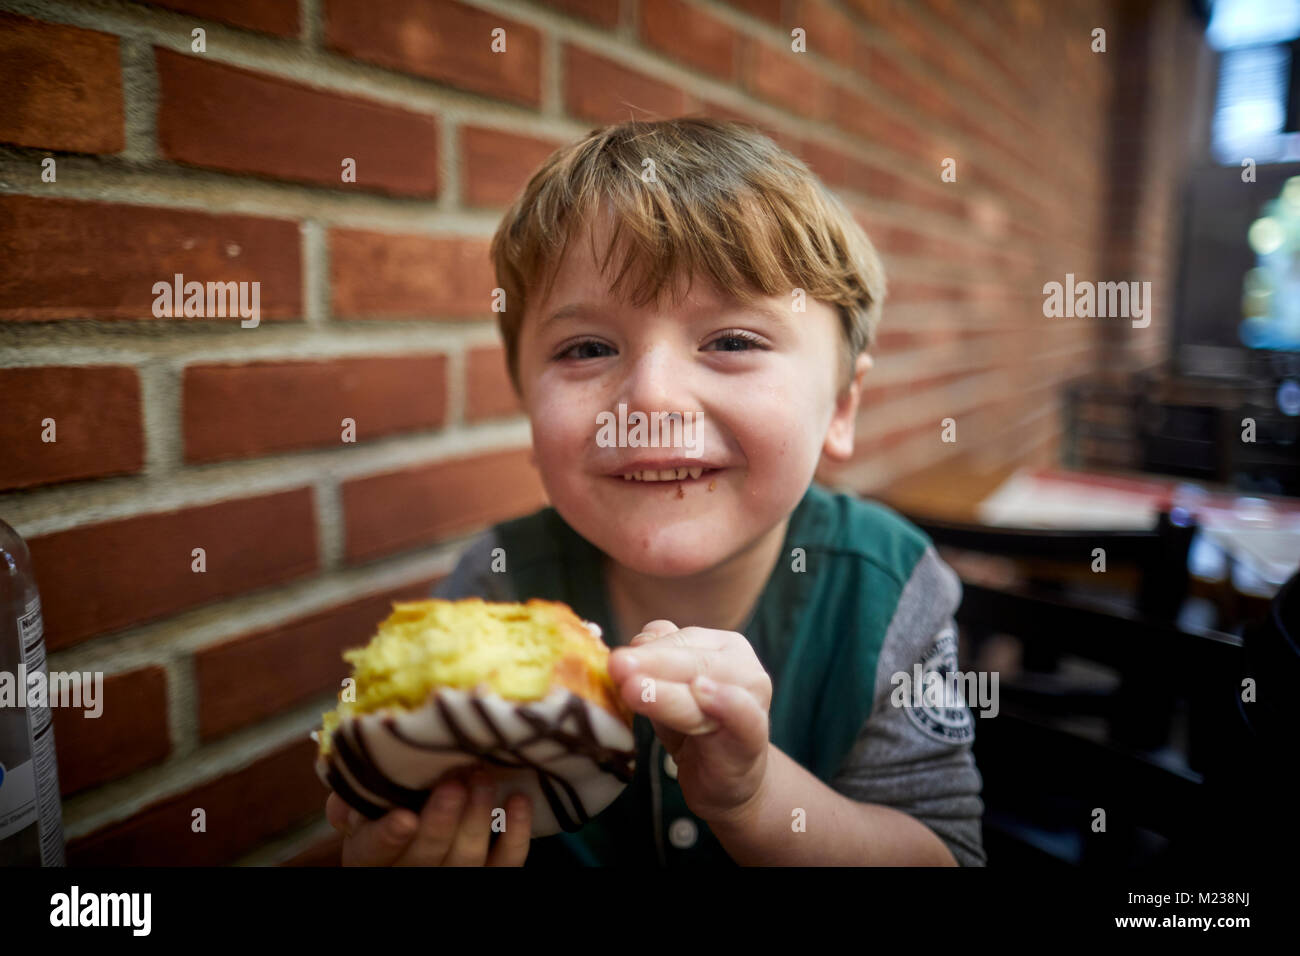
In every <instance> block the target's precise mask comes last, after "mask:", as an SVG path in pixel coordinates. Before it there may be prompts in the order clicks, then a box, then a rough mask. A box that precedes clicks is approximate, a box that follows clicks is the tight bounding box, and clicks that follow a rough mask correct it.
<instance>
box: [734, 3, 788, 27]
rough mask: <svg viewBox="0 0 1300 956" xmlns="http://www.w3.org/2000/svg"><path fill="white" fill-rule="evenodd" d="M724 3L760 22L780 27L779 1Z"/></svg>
mask: <svg viewBox="0 0 1300 956" xmlns="http://www.w3.org/2000/svg"><path fill="white" fill-rule="evenodd" d="M726 2H727V4H729V5H730V6H733V7H735V8H736V9H737V10H740V11H742V12H743V13H748V14H749V15H750V16H751V17H758V18H759V19H760V20H766V21H767V22H768V23H775V24H776V25H777V26H781V0H726Z"/></svg>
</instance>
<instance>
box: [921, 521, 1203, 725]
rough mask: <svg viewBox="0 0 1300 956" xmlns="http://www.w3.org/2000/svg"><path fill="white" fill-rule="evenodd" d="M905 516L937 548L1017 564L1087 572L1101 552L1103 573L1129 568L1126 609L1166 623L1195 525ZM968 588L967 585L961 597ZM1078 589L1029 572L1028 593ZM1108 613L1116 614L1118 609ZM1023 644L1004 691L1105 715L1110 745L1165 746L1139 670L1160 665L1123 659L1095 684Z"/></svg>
mask: <svg viewBox="0 0 1300 956" xmlns="http://www.w3.org/2000/svg"><path fill="white" fill-rule="evenodd" d="M909 518H910V520H911V521H912V522H913V523H914V524H916V525H917V526H918V527H920V528H921V530H922V531H924V532H925V533H926V534H928V535H929V536H930V539H931V540H932V541H933V542H934V543H935V544H936V545H937V546H939V547H941V548H955V549H958V550H962V551H973V552H978V553H981V554H987V555H994V556H998V557H1004V558H1013V559H1017V560H1020V561H1027V562H1053V563H1055V564H1057V565H1058V566H1059V565H1064V566H1067V567H1073V568H1075V569H1080V570H1087V569H1088V568H1090V567H1091V564H1092V561H1093V551H1094V549H1095V548H1102V549H1104V550H1105V553H1106V567H1107V571H1108V572H1109V571H1112V570H1116V569H1119V568H1122V567H1130V568H1134V569H1136V571H1137V574H1138V585H1137V591H1136V594H1135V595H1133V597H1132V599H1131V600H1130V602H1129V605H1130V607H1131V610H1132V611H1133V612H1134V613H1136V614H1138V615H1140V616H1141V617H1142V618H1145V619H1149V620H1153V621H1162V622H1167V623H1171V624H1172V622H1174V621H1176V620H1177V618H1178V613H1179V610H1180V608H1181V607H1182V605H1183V602H1184V600H1185V599H1186V597H1187V593H1188V587H1189V580H1190V576H1189V572H1188V567H1187V555H1188V550H1189V549H1190V547H1191V542H1192V537H1193V535H1194V534H1195V528H1194V527H1192V526H1187V527H1184V526H1180V525H1176V524H1174V523H1173V522H1172V521H1171V520H1170V517H1169V515H1168V514H1166V513H1163V512H1162V513H1161V514H1160V516H1159V518H1158V520H1157V523H1156V527H1155V528H1154V529H1152V530H1151V531H1077V530H1068V531H1067V530H1038V529H1019V528H991V527H988V526H983V525H967V524H959V523H953V522H945V521H935V520H931V519H927V518H925V517H923V516H915V515H913V516H909ZM1104 580H1105V578H1104V577H1103V576H1101V575H1098V576H1097V581H1098V582H1099V583H1101V582H1103V581H1104ZM971 587H972V586H971V585H969V584H966V588H967V591H968V592H969V591H970V590H971ZM1077 590H1078V589H1077V588H1076V589H1075V593H1072V592H1071V591H1070V590H1068V589H1066V588H1065V587H1063V586H1062V584H1061V583H1060V582H1059V581H1057V580H1055V579H1054V578H1052V577H1051V576H1049V575H1048V574H1046V573H1040V574H1037V575H1034V574H1032V573H1031V578H1030V582H1029V593H1030V594H1032V595H1037V596H1040V597H1043V598H1050V599H1053V600H1061V599H1070V600H1077V599H1078V595H1077ZM968 600H969V598H968ZM1115 610H1116V611H1118V612H1122V611H1123V610H1124V607H1123V606H1122V605H1121V606H1119V607H1117V608H1115ZM998 632H1002V633H1008V632H1007V630H1006V629H1005V628H1003V627H1002V626H1001V623H1000V622H999V621H997V620H996V619H993V620H989V621H988V622H987V623H986V624H983V623H976V622H974V621H968V628H967V629H966V636H967V638H968V640H969V641H970V642H971V644H972V645H973V646H979V645H980V644H982V643H983V642H984V641H985V640H986V639H987V638H988V636H989V635H990V634H995V633H998ZM1013 636H1014V635H1013ZM1023 643H1024V648H1025V652H1024V664H1025V667H1026V672H1025V673H1023V674H1021V675H1018V676H1017V677H1016V678H1014V679H1012V680H1011V681H1009V682H1008V683H1007V685H1006V686H1005V687H1004V693H1009V694H1011V695H1012V696H1013V697H1019V698H1024V699H1028V698H1037V700H1036V704H1037V706H1038V707H1039V708H1040V709H1052V708H1054V709H1056V710H1057V711H1058V712H1062V713H1073V714H1076V715H1077V714H1080V713H1089V714H1092V715H1094V716H1104V717H1106V718H1107V719H1108V722H1109V728H1110V731H1111V735H1112V739H1113V740H1114V742H1116V743H1118V744H1122V745H1124V746H1127V747H1133V748H1136V749H1141V750H1156V749H1159V748H1160V747H1163V746H1164V745H1165V744H1166V743H1167V742H1168V739H1169V735H1170V731H1171V721H1172V704H1173V701H1172V700H1171V699H1169V698H1168V697H1167V696H1162V695H1161V694H1157V693H1153V692H1152V688H1153V687H1154V686H1157V683H1158V682H1155V681H1153V680H1152V677H1153V673H1149V672H1148V671H1146V670H1144V669H1143V668H1144V667H1148V666H1149V667H1150V668H1152V669H1153V670H1155V669H1158V668H1159V666H1160V662H1159V661H1156V660H1152V661H1150V662H1149V663H1147V662H1145V661H1144V658H1142V657H1141V656H1140V655H1138V656H1135V657H1134V658H1133V659H1130V660H1128V661H1127V662H1126V667H1125V670H1124V676H1122V678H1121V680H1120V683H1119V685H1118V687H1109V686H1106V685H1101V686H1098V685H1097V684H1095V683H1093V684H1085V683H1080V682H1077V681H1073V682H1072V681H1070V680H1068V679H1062V678H1061V677H1060V676H1058V673H1057V672H1058V669H1059V665H1060V662H1061V653H1062V652H1061V649H1060V648H1059V647H1058V646H1056V645H1054V644H1051V643H1045V642H1040V641H1031V642H1023Z"/></svg>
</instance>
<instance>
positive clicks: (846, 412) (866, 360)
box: [822, 352, 873, 461]
mask: <svg viewBox="0 0 1300 956" xmlns="http://www.w3.org/2000/svg"><path fill="white" fill-rule="evenodd" d="M872 364H873V363H872V361H871V356H870V355H868V354H867V353H866V352H862V353H860V354H859V355H858V358H857V360H856V361H855V362H854V363H853V378H852V379H851V380H850V381H849V384H848V385H846V386H845V387H844V389H843V390H842V391H841V392H840V394H839V395H838V396H836V398H835V413H834V414H833V415H832V416H831V424H830V428H829V429H827V432H826V443H825V444H824V445H823V446H822V453H823V454H824V455H825V456H826V457H827V458H830V459H831V460H832V461H848V460H849V459H850V458H851V457H852V456H853V433H854V431H855V430H856V424H857V419H858V402H859V400H860V399H861V398H862V382H863V380H864V379H865V378H866V377H867V372H869V371H870V370H871V366H872Z"/></svg>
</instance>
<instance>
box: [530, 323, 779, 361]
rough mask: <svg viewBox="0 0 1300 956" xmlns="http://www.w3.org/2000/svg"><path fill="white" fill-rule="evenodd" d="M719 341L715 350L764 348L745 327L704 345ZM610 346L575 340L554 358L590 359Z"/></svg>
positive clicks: (755, 336) (743, 350)
mask: <svg viewBox="0 0 1300 956" xmlns="http://www.w3.org/2000/svg"><path fill="white" fill-rule="evenodd" d="M719 343H723V347H721V348H718V349H714V350H713V351H719V352H749V351H752V350H753V349H755V348H760V349H761V348H764V345H763V339H762V338H761V337H760V336H758V335H755V334H754V333H753V332H748V331H746V330H744V329H732V330H731V331H729V332H727V333H726V334H725V335H720V336H718V337H717V338H716V339H714V340H713V341H712V342H709V343H708V344H707V345H705V346H704V348H705V349H706V350H711V349H710V347H711V346H715V345H718V344H719ZM608 348H609V346H608V345H606V344H605V343H604V342H601V341H600V340H599V339H581V340H579V341H577V342H574V343H573V344H572V345H570V346H569V347H568V348H566V349H564V350H563V351H561V352H558V353H556V355H555V359H554V360H555V361H557V362H558V361H560V360H561V359H566V358H572V359H577V360H582V359H588V358H602V357H603V356H602V354H601V353H599V352H596V353H592V352H591V351H588V350H590V349H597V350H598V349H608Z"/></svg>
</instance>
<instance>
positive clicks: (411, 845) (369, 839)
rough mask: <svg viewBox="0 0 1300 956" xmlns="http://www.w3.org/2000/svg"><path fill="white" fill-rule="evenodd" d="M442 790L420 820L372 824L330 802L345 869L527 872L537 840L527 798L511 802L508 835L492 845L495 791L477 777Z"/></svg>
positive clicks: (404, 813)
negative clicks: (530, 851) (533, 842)
mask: <svg viewBox="0 0 1300 956" xmlns="http://www.w3.org/2000/svg"><path fill="white" fill-rule="evenodd" d="M470 790H471V791H472V792H471V793H470V795H469V797H468V799H467V797H466V787H465V784H464V783H461V782H460V781H458V780H452V781H447V782H445V783H442V784H440V785H439V786H438V787H436V788H435V789H434V791H433V793H432V794H430V796H429V800H428V802H427V803H426V804H425V805H424V809H423V810H422V811H420V815H419V816H418V817H417V816H416V815H415V814H414V813H412V812H411V811H410V810H401V809H399V810H392V811H390V812H389V813H387V814H385V815H384V816H382V817H380V818H379V819H378V820H367V819H366V818H365V817H364V816H362V815H361V814H360V813H358V812H357V811H356V810H353V809H352V808H351V807H349V806H348V805H347V804H346V803H344V802H343V798H342V797H340V796H339V795H338V794H337V793H333V792H331V793H330V795H329V796H328V797H327V798H326V800H325V815H326V817H327V818H328V819H329V822H330V826H332V827H334V829H336V830H338V831H339V832H340V833H342V834H343V865H344V866H523V865H524V859H525V858H526V857H527V856H528V846H529V840H530V839H531V838H532V826H533V820H532V804H531V802H530V801H529V799H528V798H527V797H526V796H524V795H523V794H512V795H511V796H510V798H509V800H507V801H506V806H505V811H506V829H505V831H504V832H502V833H501V834H500V835H499V836H498V838H497V841H496V844H495V845H492V836H491V835H492V810H493V804H494V803H495V802H496V801H495V791H494V788H493V787H492V786H491V784H490V782H489V778H488V777H487V776H486V775H485V774H482V773H481V772H480V773H476V774H475V775H473V776H472V777H471V778H470Z"/></svg>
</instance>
